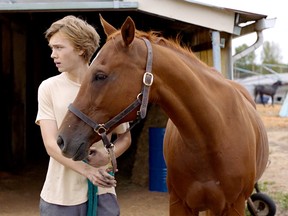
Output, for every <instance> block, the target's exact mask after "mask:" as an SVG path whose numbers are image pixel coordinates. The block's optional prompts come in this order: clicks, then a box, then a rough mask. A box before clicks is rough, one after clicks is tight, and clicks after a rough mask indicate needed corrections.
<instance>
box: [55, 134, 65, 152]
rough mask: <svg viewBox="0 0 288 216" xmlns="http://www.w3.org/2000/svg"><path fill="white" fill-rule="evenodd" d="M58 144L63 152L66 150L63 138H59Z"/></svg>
mask: <svg viewBox="0 0 288 216" xmlns="http://www.w3.org/2000/svg"><path fill="white" fill-rule="evenodd" d="M57 144H58V146H59V148H60V149H61V150H62V149H63V148H64V141H63V139H62V137H61V136H58V138H57Z"/></svg>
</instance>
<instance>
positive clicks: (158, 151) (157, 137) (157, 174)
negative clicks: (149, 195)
mask: <svg viewBox="0 0 288 216" xmlns="http://www.w3.org/2000/svg"><path fill="white" fill-rule="evenodd" d="M164 133H165V128H149V190H150V191H158V192H167V191H168V190H167V184H166V176H167V167H166V164H165V161H164V156H163V138H164Z"/></svg>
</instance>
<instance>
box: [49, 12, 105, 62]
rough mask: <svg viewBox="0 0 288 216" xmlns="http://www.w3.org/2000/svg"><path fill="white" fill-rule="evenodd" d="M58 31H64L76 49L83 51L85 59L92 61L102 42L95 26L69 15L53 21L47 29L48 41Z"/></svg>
mask: <svg viewBox="0 0 288 216" xmlns="http://www.w3.org/2000/svg"><path fill="white" fill-rule="evenodd" d="M57 32H61V33H64V34H65V35H66V36H67V38H68V39H69V40H70V42H71V43H72V45H73V46H74V48H75V49H76V50H78V51H80V50H81V51H83V58H84V59H85V61H86V62H88V63H89V62H90V60H91V58H92V56H93V54H94V53H95V51H96V50H97V49H98V47H99V42H100V36H99V35H98V33H97V32H96V30H95V28H94V27H93V26H91V25H90V24H88V23H87V22H86V21H84V20H82V19H80V18H77V17H75V16H72V15H69V16H66V17H64V18H62V19H60V20H58V21H56V22H54V23H52V25H51V26H50V27H49V28H48V29H47V31H46V32H45V38H46V39H47V40H48V42H49V41H50V39H51V37H52V36H53V35H54V34H56V33H57Z"/></svg>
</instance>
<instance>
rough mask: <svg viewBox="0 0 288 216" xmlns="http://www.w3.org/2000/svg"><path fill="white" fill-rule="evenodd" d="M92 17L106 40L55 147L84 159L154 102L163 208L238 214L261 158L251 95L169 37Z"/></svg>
mask: <svg viewBox="0 0 288 216" xmlns="http://www.w3.org/2000/svg"><path fill="white" fill-rule="evenodd" d="M100 19H101V23H102V26H103V28H104V31H105V33H106V35H107V41H106V43H105V44H104V46H103V47H102V48H101V50H100V51H99V53H98V55H97V56H96V58H95V59H94V60H93V62H92V63H91V66H90V67H89V71H88V73H87V76H86V77H85V79H84V81H83V83H82V85H81V88H80V90H79V93H78V95H77V97H76V98H75V101H74V102H73V103H72V104H71V105H70V106H69V111H68V112H67V115H66V117H65V119H64V121H63V123H62V125H61V127H60V130H59V137H58V145H59V146H60V148H61V149H62V153H63V154H64V155H65V156H66V157H69V158H73V159H74V160H82V159H84V158H85V157H86V156H87V152H88V149H89V146H90V145H91V144H92V143H94V142H95V141H97V140H99V139H101V138H102V139H103V137H104V138H105V136H106V133H109V131H111V130H112V129H113V128H114V127H116V126H117V125H119V124H120V123H123V122H128V121H133V120H135V119H137V118H139V116H140V118H144V117H145V114H146V109H147V104H148V103H155V104H158V105H159V106H160V107H161V108H162V109H163V110H164V111H165V112H166V114H167V115H168V116H169V120H168V123H167V126H166V133H165V136H164V158H165V162H166V165H167V187H168V192H169V199H170V200H169V204H170V208H169V212H170V215H175V216H182V215H193V216H194V215H195V216H196V215H199V213H200V212H202V211H204V212H206V213H207V214H210V215H217V216H220V215H228V216H233V215H237V216H239V215H241V216H244V215H245V213H244V212H245V204H246V200H247V199H248V198H249V197H250V195H251V193H252V192H253V188H254V184H255V183H256V182H257V181H258V180H259V178H260V177H261V175H262V174H263V172H264V170H265V168H266V165H267V161H268V141H267V133H266V130H265V127H264V125H263V123H262V121H261V118H260V116H259V115H258V113H257V111H256V109H255V104H254V101H253V98H252V97H251V96H250V95H249V93H248V92H247V91H246V90H245V89H244V88H243V87H241V86H240V85H239V84H236V83H235V82H233V81H230V80H228V79H226V78H224V76H222V75H221V74H220V73H218V72H216V71H215V70H214V69H213V68H211V67H209V66H207V65H206V64H205V63H203V62H201V61H200V60H199V59H198V58H197V57H196V56H195V55H194V54H193V53H192V52H191V51H190V50H189V49H188V48H184V47H183V46H182V47H181V46H180V45H179V43H178V42H177V41H173V40H168V39H165V38H162V37H160V36H159V35H158V34H156V33H155V32H143V31H139V30H136V28H135V23H134V21H133V20H132V19H131V18H130V17H127V19H126V20H125V22H124V23H123V24H122V27H121V29H119V30H117V29H116V28H114V27H113V26H112V25H110V24H109V23H108V22H107V21H105V20H104V19H103V18H102V17H101V16H100ZM95 132H96V133H95ZM201 214H202V213H201Z"/></svg>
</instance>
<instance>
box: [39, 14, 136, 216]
mask: <svg viewBox="0 0 288 216" xmlns="http://www.w3.org/2000/svg"><path fill="white" fill-rule="evenodd" d="M45 37H46V39H47V40H48V43H49V46H50V47H51V50H52V53H51V58H52V59H53V61H54V63H55V65H56V67H57V69H58V71H59V72H60V74H59V75H56V76H54V77H50V78H48V79H47V80H44V81H43V82H42V83H41V84H40V86H39V89H38V113H37V117H36V124H38V125H40V130H41V135H42V139H43V142H44V145H45V148H46V151H47V153H48V154H49V156H50V160H49V167H48V171H47V175H46V179H45V183H44V186H43V188H42V191H41V194H40V197H41V198H40V215H41V216H60V215H69V216H86V215H87V203H88V202H87V199H88V198H87V193H88V181H87V179H89V181H90V182H92V183H93V184H94V185H95V186H98V200H97V201H98V202H97V203H98V208H97V215H98V216H110V215H111V216H115V215H119V214H120V210H119V206H118V203H117V198H116V193H115V186H116V180H115V178H114V177H113V176H112V175H110V174H109V173H108V170H107V164H108V163H109V157H108V153H107V151H105V149H104V145H103V143H102V141H100V142H98V143H96V144H94V145H93V152H94V154H91V155H90V156H89V158H88V159H89V160H88V161H89V163H85V162H82V161H73V160H72V159H69V158H66V157H64V156H63V155H62V153H61V150H60V148H59V147H58V145H57V140H56V139H57V133H58V128H59V127H60V125H61V122H62V120H63V118H64V116H65V114H66V112H67V110H68V109H67V107H68V105H69V104H70V103H72V102H73V100H74V99H75V97H76V95H77V93H78V90H79V88H80V84H81V81H82V79H83V77H84V76H85V73H86V72H87V69H88V67H89V62H90V60H91V58H92V55H93V54H94V52H95V51H96V50H97V49H98V47H99V40H100V37H99V35H98V34H97V32H96V30H95V29H94V28H93V27H92V26H91V25H89V24H88V23H87V22H85V21H84V20H82V19H79V18H77V17H75V16H66V17H64V18H63V19H60V20H58V21H56V22H54V23H52V25H51V26H50V28H49V29H48V30H47V31H46V34H45ZM128 127H129V124H128V123H125V124H121V125H120V126H118V127H117V128H116V129H115V130H114V131H113V133H116V134H123V135H122V136H120V138H119V139H118V141H117V142H116V143H115V155H116V157H117V156H120V155H121V154H122V153H123V152H124V151H125V150H126V149H127V148H128V147H129V146H130V143H131V136H130V133H129V132H128V133H124V132H125V131H126V130H127V128H128ZM92 165H93V166H92ZM104 165H105V166H104Z"/></svg>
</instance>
